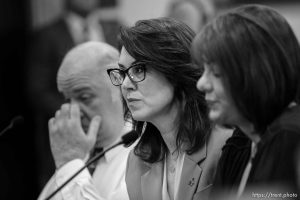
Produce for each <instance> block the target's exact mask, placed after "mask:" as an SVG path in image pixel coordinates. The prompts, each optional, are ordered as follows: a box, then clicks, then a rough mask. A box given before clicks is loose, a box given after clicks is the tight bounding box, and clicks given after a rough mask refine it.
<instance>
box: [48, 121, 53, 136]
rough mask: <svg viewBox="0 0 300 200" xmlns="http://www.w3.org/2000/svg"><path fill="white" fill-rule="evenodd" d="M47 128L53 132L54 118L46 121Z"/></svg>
mask: <svg viewBox="0 0 300 200" xmlns="http://www.w3.org/2000/svg"><path fill="white" fill-rule="evenodd" d="M48 129H49V132H50V133H51V132H53V129H54V118H51V119H50V120H49V121H48Z"/></svg>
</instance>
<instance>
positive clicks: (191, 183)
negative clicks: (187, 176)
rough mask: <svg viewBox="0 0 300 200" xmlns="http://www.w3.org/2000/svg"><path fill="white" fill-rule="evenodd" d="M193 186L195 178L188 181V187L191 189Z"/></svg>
mask: <svg viewBox="0 0 300 200" xmlns="http://www.w3.org/2000/svg"><path fill="white" fill-rule="evenodd" d="M194 184H195V178H192V179H191V180H190V181H189V183H188V185H189V186H191V187H192V186H193V185H194Z"/></svg>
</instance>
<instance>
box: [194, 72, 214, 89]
mask: <svg viewBox="0 0 300 200" xmlns="http://www.w3.org/2000/svg"><path fill="white" fill-rule="evenodd" d="M211 88H212V87H211V84H210V81H209V78H208V77H207V75H206V74H205V73H204V74H203V75H202V76H201V77H200V79H199V80H198V82H197V89H198V90H200V91H201V92H209V91H210V90H211Z"/></svg>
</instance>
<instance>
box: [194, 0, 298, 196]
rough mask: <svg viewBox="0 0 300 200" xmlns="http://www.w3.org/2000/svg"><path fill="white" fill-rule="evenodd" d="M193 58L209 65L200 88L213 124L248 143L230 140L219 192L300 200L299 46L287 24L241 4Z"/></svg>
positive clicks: (205, 37)
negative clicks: (231, 130)
mask: <svg viewBox="0 0 300 200" xmlns="http://www.w3.org/2000/svg"><path fill="white" fill-rule="evenodd" d="M192 52H193V57H194V59H195V60H196V62H197V64H198V65H199V66H201V68H202V67H204V73H203V74H202V76H201V78H200V79H199V81H198V83H197V88H198V89H199V90H200V91H202V92H205V99H206V100H207V101H208V103H209V105H210V111H209V117H210V119H211V120H213V121H214V122H215V123H217V124H221V125H224V124H227V125H230V126H234V127H236V130H237V131H238V132H240V131H242V132H243V133H244V134H245V135H246V137H247V138H248V141H249V142H250V143H249V142H248V141H247V140H245V139H244V138H243V134H237V135H235V133H234V134H233V136H234V137H235V138H233V137H232V138H230V139H229V140H228V141H227V143H226V145H225V147H224V148H223V154H222V157H221V160H220V166H219V169H218V172H217V177H218V179H216V184H217V186H218V188H219V189H221V190H223V191H224V189H225V193H228V194H232V195H234V196H235V197H236V196H237V198H240V197H243V198H246V199H250V198H251V199H252V198H258V197H262V198H271V197H272V198H273V197H276V196H272V195H271V194H278V196H277V197H280V198H284V195H285V197H289V198H295V199H298V198H299V195H300V194H299V193H298V194H297V192H296V191H297V162H298V160H299V159H300V158H299V154H297V153H296V152H297V149H298V147H299V145H300V106H299V101H298V100H299V99H298V98H299V96H298V95H299V87H300V79H299V77H300V47H299V43H298V41H297V38H296V37H295V34H294V33H293V31H292V29H291V27H290V26H289V24H288V23H287V21H286V20H285V19H284V17H282V16H281V15H280V14H279V13H278V12H276V11H275V10H273V9H271V8H269V7H266V6H262V5H247V6H242V7H239V8H237V9H234V10H232V11H230V12H228V13H226V14H223V15H221V16H220V17H218V18H216V19H215V20H214V21H213V22H211V23H210V24H208V25H207V26H206V27H205V28H204V29H203V30H202V32H201V33H199V34H198V35H197V36H196V38H195V40H194V41H193V45H192ZM214 194H216V193H214ZM279 194H281V195H282V196H279ZM259 195H260V196H259ZM262 195H264V196H262ZM295 195H296V196H295ZM220 199H226V198H224V194H221V196H220ZM229 199H235V198H233V197H232V198H229Z"/></svg>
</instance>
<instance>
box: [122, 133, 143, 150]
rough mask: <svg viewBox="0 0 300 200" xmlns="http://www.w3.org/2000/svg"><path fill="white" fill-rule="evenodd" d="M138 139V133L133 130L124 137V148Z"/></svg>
mask: <svg viewBox="0 0 300 200" xmlns="http://www.w3.org/2000/svg"><path fill="white" fill-rule="evenodd" d="M138 137H139V135H138V133H137V132H136V131H135V130H132V131H130V132H129V133H127V134H125V135H123V136H122V143H123V144H124V146H128V145H130V144H132V143H133V142H134V141H135V140H136V139H137V138H138Z"/></svg>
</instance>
